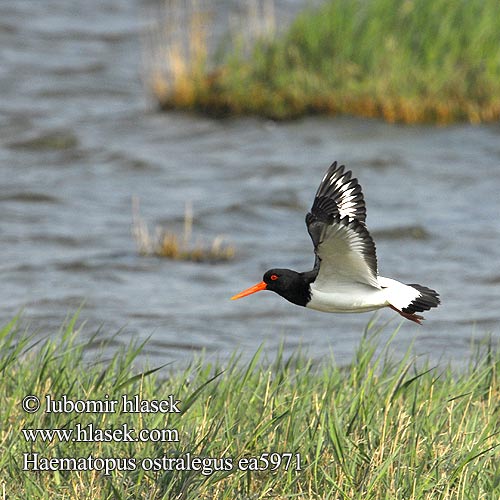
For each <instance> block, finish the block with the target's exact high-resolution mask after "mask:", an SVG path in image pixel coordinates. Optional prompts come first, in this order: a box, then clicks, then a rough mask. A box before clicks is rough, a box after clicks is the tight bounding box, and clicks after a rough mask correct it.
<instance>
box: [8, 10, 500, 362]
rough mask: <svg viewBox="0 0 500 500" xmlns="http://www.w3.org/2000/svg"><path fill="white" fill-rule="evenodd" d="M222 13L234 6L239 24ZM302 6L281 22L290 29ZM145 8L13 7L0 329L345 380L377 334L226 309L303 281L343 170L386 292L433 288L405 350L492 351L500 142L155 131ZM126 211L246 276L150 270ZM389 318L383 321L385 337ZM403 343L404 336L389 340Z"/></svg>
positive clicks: (311, 127) (250, 121)
mask: <svg viewBox="0 0 500 500" xmlns="http://www.w3.org/2000/svg"><path fill="white" fill-rule="evenodd" d="M234 4H235V2H227V4H226V6H227V7H228V8H229V7H230V6H232V5H233V6H234ZM298 4H300V2H281V6H282V8H286V9H287V12H288V13H290V12H291V11H292V9H294V8H295V9H296V8H297V6H298ZM142 7H143V5H142V4H139V3H137V2H134V1H132V0H112V1H108V2H97V1H95V0H93V1H89V2H65V1H63V0H51V1H48V0H47V1H44V2H39V1H37V0H32V1H28V0H24V1H23V2H2V3H1V4H0V47H1V58H2V63H1V64H0V85H1V89H2V93H1V95H0V173H1V184H0V209H1V212H0V248H1V255H2V259H1V262H0V276H1V284H2V286H1V287H0V320H1V322H2V323H5V322H6V321H8V320H10V319H11V318H12V317H13V316H14V315H15V314H16V313H17V312H19V311H20V310H23V318H24V321H25V322H26V323H29V324H31V326H32V329H35V330H37V331H38V332H39V333H40V334H44V333H48V332H55V331H57V329H58V328H59V327H60V326H61V324H62V323H63V321H64V319H65V318H66V317H67V315H68V314H69V315H71V314H72V313H73V312H74V311H75V310H76V309H77V308H78V307H79V306H80V305H82V304H83V307H82V311H81V314H80V318H81V319H82V320H85V321H86V322H87V327H86V328H85V329H84V330H83V333H82V335H90V334H91V333H93V332H94V331H95V329H96V328H98V327H99V326H101V325H102V326H103V328H102V329H101V333H100V335H101V336H112V335H113V334H115V333H116V331H118V330H121V333H120V335H119V336H118V337H117V338H118V340H119V341H120V342H123V343H128V342H129V340H130V339H131V338H136V339H143V338H146V337H148V336H151V339H150V341H149V343H148V348H147V352H148V354H150V355H151V356H152V357H153V358H154V359H155V360H162V361H171V360H175V359H184V360H186V359H189V358H190V357H191V356H192V352H193V351H199V350H201V349H205V350H206V351H207V353H208V355H209V356H211V357H222V358H224V357H225V356H227V354H228V353H229V352H232V351H233V350H234V349H239V350H241V351H242V352H243V354H244V355H245V356H246V355H251V354H252V353H253V352H255V350H256V349H257V347H258V346H259V345H260V344H261V343H262V342H264V343H265V346H266V348H267V349H268V350H269V351H274V350H275V348H276V346H277V345H278V344H279V342H280V341H281V340H283V339H285V343H286V346H287V349H293V348H294V347H295V346H297V345H300V344H301V345H303V346H305V347H306V348H307V350H308V352H309V353H310V354H311V355H312V356H314V357H316V358H320V357H321V356H322V355H323V354H325V353H326V354H328V353H330V352H333V353H334V354H335V356H336V358H337V359H338V360H339V361H341V362H345V361H346V360H348V359H350V356H351V354H352V351H353V349H354V347H355V346H356V344H357V343H358V342H359V338H360V336H361V334H362V331H363V328H364V327H365V325H366V323H367V321H368V320H369V318H370V317H371V316H370V314H362V315H328V314H321V313H318V312H314V311H309V310H305V309H303V308H298V307H295V306H292V305H291V304H289V303H287V302H286V301H284V300H282V299H281V298H280V297H278V296H277V295H274V294H270V293H268V294H266V293H261V294H258V295H255V296H252V297H249V298H246V299H244V300H241V301H238V302H232V301H230V300H229V297H230V296H231V295H233V294H234V293H236V292H238V291H240V290H241V289H243V288H245V287H247V286H249V285H252V284H254V283H255V282H257V281H259V280H260V279H261V276H262V273H263V272H264V271H265V270H266V269H268V268H269V267H291V268H295V269H297V270H304V269H309V268H310V267H311V265H312V262H313V256H312V247H311V243H310V241H309V237H308V235H307V232H306V229H305V225H304V215H305V213H306V211H307V210H308V208H309V206H310V203H311V201H312V197H313V194H314V192H315V190H316V187H317V184H318V183H319V181H320V179H321V177H322V175H323V173H324V171H325V169H326V168H327V167H328V165H329V164H330V163H331V161H333V160H334V159H337V160H339V161H340V162H343V163H346V164H347V165H348V167H349V168H351V169H352V170H353V171H354V173H355V175H356V176H357V177H358V178H359V180H360V182H361V184H362V186H363V189H364V192H365V198H366V201H367V206H368V220H367V222H368V227H369V229H370V230H371V232H372V234H373V236H374V238H375V240H376V243H377V250H378V258H379V269H380V273H381V274H382V275H385V276H390V277H394V278H396V279H400V280H402V281H406V282H417V283H421V284H424V285H428V286H431V287H433V288H436V289H437V290H438V291H439V292H440V293H441V296H442V302H443V304H442V306H441V307H440V308H439V309H437V310H435V311H431V312H430V313H428V314H427V321H426V323H425V325H424V326H422V327H418V326H416V325H413V324H410V322H406V323H405V324H404V325H403V328H402V331H400V332H399V334H398V336H397V337H396V340H395V347H396V349H401V350H402V349H406V347H407V345H408V343H409V342H410V341H414V342H415V347H414V351H415V352H416V353H421V354H431V356H432V357H436V358H439V357H444V358H445V359H451V360H454V361H457V360H460V359H463V357H464V355H465V354H466V353H468V352H469V350H470V344H471V339H472V338H474V339H475V340H479V339H481V338H482V337H485V336H487V335H488V334H490V333H492V334H493V335H494V336H496V337H497V338H498V336H499V332H500V329H499V327H498V308H499V306H500V268H499V264H500V220H499V215H500V196H499V189H500V127H499V126H498V125H492V126H480V127H473V126H468V125H459V126H453V127H449V128H434V127H423V126H422V127H403V126H395V125H388V124H384V123H381V122H378V121H366V120H359V119H352V118H338V119H326V118H309V119H304V120H299V121H296V122H291V123H278V124H277V123H272V122H268V121H262V120H259V119H254V118H246V119H228V120H223V121H218V120H212V119H210V118H206V117H201V116H194V115H187V114H180V113H175V112H172V113H159V112H157V111H156V110H155V108H154V106H153V104H152V103H151V102H149V101H148V100H147V98H146V97H145V96H146V93H145V90H144V87H143V84H142V82H141V77H142V75H141V65H140V61H141V46H140V34H141V30H142V28H143V25H144V18H143V15H142V13H143V9H142ZM132 196H138V197H139V199H140V200H141V214H142V216H143V218H144V219H146V220H147V221H148V222H150V224H151V225H152V226H153V225H156V224H160V225H162V226H167V227H169V228H171V229H174V230H178V231H182V224H183V215H184V209H185V204H186V202H191V203H192V204H193V207H194V213H195V220H194V233H195V236H197V237H200V238H201V239H203V240H205V241H206V242H207V243H208V242H209V241H210V240H211V238H213V237H214V236H215V235H218V234H224V235H225V236H226V237H227V239H228V240H229V241H230V242H231V243H232V244H233V245H235V247H236V249H237V254H236V258H235V260H234V261H231V262H228V263H219V264H196V263H190V262H173V261H168V260H162V259H157V258H145V257H142V256H140V255H138V253H137V251H136V246H135V243H134V240H133V238H132V236H131V222H132V208H131V205H132V203H131V199H132ZM391 316H393V314H392V313H391V312H390V311H387V312H383V313H382V314H381V320H382V321H385V320H387V319H389V318H390V317H391ZM398 323H399V320H398V319H397V318H395V320H394V322H393V323H392V326H390V327H389V329H388V333H389V332H390V331H391V330H392V329H393V327H395V326H396V325H397V324H398Z"/></svg>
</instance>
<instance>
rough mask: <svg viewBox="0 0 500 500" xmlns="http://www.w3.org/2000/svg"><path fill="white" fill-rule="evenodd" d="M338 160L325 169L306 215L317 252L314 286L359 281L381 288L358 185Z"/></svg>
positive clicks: (328, 286)
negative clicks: (325, 171) (338, 163)
mask: <svg viewBox="0 0 500 500" xmlns="http://www.w3.org/2000/svg"><path fill="white" fill-rule="evenodd" d="M344 169H345V167H344V165H340V166H338V165H337V162H335V163H333V165H332V166H331V167H330V168H329V169H328V171H327V173H326V174H325V176H324V177H323V180H322V181H321V184H320V185H319V188H318V191H317V192H316V196H315V198H314V202H313V205H312V208H311V211H310V212H309V213H308V214H307V215H306V224H307V230H308V232H309V235H310V236H311V239H312V241H313V244H314V251H315V253H316V262H315V266H314V267H315V270H316V271H317V273H318V274H317V276H316V279H315V281H314V283H315V287H316V288H320V289H321V290H324V291H328V290H331V289H335V288H337V287H338V286H340V285H342V286H345V285H349V284H351V283H352V284H354V283H362V284H366V285H370V286H373V287H376V288H380V285H379V283H378V280H377V274H378V273H377V256H376V251H375V243H374V242H373V240H372V237H371V236H370V233H369V232H368V229H366V226H365V220H366V207H365V201H364V199H363V193H362V191H361V186H360V185H359V184H358V181H357V179H355V178H352V174H351V172H350V171H347V172H345V171H344Z"/></svg>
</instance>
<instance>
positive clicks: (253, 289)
mask: <svg viewBox="0 0 500 500" xmlns="http://www.w3.org/2000/svg"><path fill="white" fill-rule="evenodd" d="M266 288H267V285H266V283H265V281H261V282H260V283H257V284H256V285H254V286H251V287H250V288H247V289H246V290H243V291H242V292H240V293H238V294H236V295H235V296H233V297H231V300H236V299H241V297H246V296H247V295H251V294H252V293H255V292H260V291H262V290H265V289H266Z"/></svg>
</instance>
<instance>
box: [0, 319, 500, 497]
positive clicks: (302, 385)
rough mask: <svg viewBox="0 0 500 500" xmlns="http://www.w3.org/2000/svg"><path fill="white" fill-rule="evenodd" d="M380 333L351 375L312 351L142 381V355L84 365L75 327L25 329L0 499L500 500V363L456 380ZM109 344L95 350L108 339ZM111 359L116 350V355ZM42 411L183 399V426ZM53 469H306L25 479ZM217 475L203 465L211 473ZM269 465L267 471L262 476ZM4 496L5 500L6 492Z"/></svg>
mask: <svg viewBox="0 0 500 500" xmlns="http://www.w3.org/2000/svg"><path fill="white" fill-rule="evenodd" d="M379 333H380V332H379V329H378V327H377V326H376V325H370V327H369V328H368V329H367V333H366V335H365V336H364V337H363V339H362V341H361V343H360V345H359V348H358V350H357V352H356V353H355V356H354V359H353V363H352V365H351V366H350V367H349V368H348V369H346V368H345V367H344V368H342V367H339V366H337V365H335V364H334V363H330V362H329V363H324V364H323V365H321V366H318V365H313V364H312V363H311V361H310V360H309V359H308V358H307V357H306V356H304V355H302V354H300V353H296V354H293V355H292V356H291V357H290V358H286V357H285V356H284V354H283V351H282V350H280V351H279V352H278V354H277V355H276V359H274V360H273V361H272V362H269V361H268V360H266V359H264V357H263V355H262V350H261V349H259V350H258V351H257V352H256V354H255V356H254V357H253V359H252V360H250V361H249V362H247V363H242V362H241V361H238V359H239V358H238V356H236V355H235V356H234V357H233V359H232V360H231V361H229V362H227V363H226V364H224V365H220V364H212V363H208V362H206V361H204V360H203V359H198V360H195V361H193V363H192V364H191V366H189V367H187V368H185V369H184V370H182V369H178V370H177V371H173V369H172V367H170V371H168V372H166V371H165V369H163V370H162V371H156V370H155V369H151V370H145V371H143V372H141V371H138V370H136V369H134V365H135V364H136V361H137V356H138V355H139V354H140V353H141V349H142V347H143V344H142V345H141V344H135V343H132V344H130V345H129V346H127V347H125V348H124V349H121V350H119V351H117V352H116V353H115V354H114V355H113V356H112V357H111V359H109V360H108V361H106V362H102V361H100V362H99V361H94V362H93V363H91V364H89V362H88V361H86V360H85V357H84V350H85V343H84V342H82V341H80V340H79V329H78V328H77V326H76V318H75V319H74V320H73V321H72V322H70V323H69V324H68V325H67V327H66V328H65V329H64V330H63V331H62V332H61V333H60V334H59V336H57V337H55V338H54V339H49V340H45V341H44V342H41V343H38V344H36V342H35V341H34V338H33V337H30V336H29V335H28V334H26V333H23V332H22V331H19V325H18V323H17V321H16V320H14V321H12V322H11V323H9V324H7V325H6V326H5V327H3V329H2V330H1V331H0V376H1V378H0V394H1V395H2V405H0V429H1V430H0V446H1V450H2V453H1V454H0V485H1V486H2V488H3V491H5V492H6V495H4V496H5V497H6V498H9V499H10V500H14V499H25V498H40V499H51V500H52V499H67V498H81V499H91V498H92V499H94V498H102V499H116V498H123V499H125V498H144V499H151V500H152V499H174V498H176V499H181V498H182V499H186V500H188V499H214V498H217V499H231V500H233V499H235V498H241V499H249V498H252V499H257V498H270V497H271V498H276V499H292V498H293V499H310V498H321V499H328V498H330V499H360V500H361V499H363V500H364V499H379V498H391V499H396V500H397V499H401V500H403V499H404V500H415V499H429V500H431V499H437V498H439V499H442V500H451V499H454V500H455V499H460V500H462V499H464V500H465V499H471V500H472V499H474V500H477V499H484V500H489V499H492V498H498V497H499V494H500V469H499V466H498V453H499V441H500V440H499V436H500V405H499V400H500V379H499V368H500V352H499V351H498V350H495V349H493V348H492V347H491V346H482V349H481V350H479V349H478V350H477V352H475V353H474V354H472V355H471V358H470V360H469V363H468V365H467V364H465V363H464V368H463V371H461V372H459V373H457V372H456V371H452V370H451V369H449V368H447V367H439V368H435V369H432V368H431V367H429V366H425V363H422V362H419V363H418V364H417V363H414V360H413V359H412V358H411V354H410V353H407V354H406V356H404V358H403V359H402V360H399V361H395V360H393V359H391V357H390V354H389V352H390V342H389V343H388V344H387V345H381V344H380V340H379ZM95 340H96V339H94V341H95ZM108 352H109V349H108ZM30 394H33V395H37V396H38V397H39V398H40V399H41V400H42V401H43V399H44V397H45V395H47V394H50V395H51V397H52V399H54V400H57V399H60V398H62V397H63V395H66V397H67V398H68V399H71V400H96V399H104V398H106V395H107V397H108V398H109V399H110V400H119V399H120V398H121V397H122V396H123V395H124V394H127V395H128V397H129V398H132V397H133V395H135V394H137V395H138V397H139V398H140V399H142V400H148V401H151V400H160V399H168V397H169V395H174V397H175V399H178V400H180V401H181V403H180V409H181V410H182V413H181V414H178V413H149V414H148V413H125V414H123V413H120V412H115V413H106V414H104V413H100V414H99V413H87V414H76V413H45V412H44V411H42V410H40V411H38V412H37V413H32V414H30V413H25V412H23V410H22V409H21V405H20V403H21V401H22V399H23V398H24V397H25V396H26V395H30ZM77 423H81V424H83V425H87V424H89V423H93V424H94V426H95V427H96V428H102V429H104V428H108V429H119V428H121V426H123V424H124V423H126V424H127V425H128V426H129V427H130V428H135V429H138V430H139V429H145V428H147V429H164V428H169V429H177V430H178V433H179V440H178V441H169V442H152V441H146V442H128V443H120V442H98V441H96V442H72V441H69V442H62V441H60V440H57V439H54V440H53V441H52V442H49V441H46V442H43V441H40V440H37V441H36V442H34V443H33V442H32V443H29V442H27V441H26V439H25V438H24V437H23V434H22V429H30V428H42V429H54V428H58V429H72V428H74V427H75V425H76V424H77ZM26 452H32V453H35V452H36V453H39V454H40V456H43V457H48V458H50V457H52V458H62V457H88V456H89V455H92V456H93V457H99V458H109V457H115V458H121V459H126V458H133V459H134V460H135V461H136V463H137V464H139V463H142V462H141V461H143V460H144V459H146V460H147V459H148V458H161V457H164V456H166V457H170V458H175V459H179V460H185V459H186V456H187V455H188V454H190V455H191V457H204V458H205V459H208V458H210V459H214V460H215V462H214V461H212V462H211V465H212V466H214V464H215V463H219V462H218V460H219V459H232V463H233V464H237V463H238V461H239V460H240V459H244V460H247V461H248V459H249V458H252V457H267V459H268V460H270V457H271V455H267V456H266V455H263V454H264V453H270V452H275V453H285V452H288V453H291V454H292V455H291V456H292V457H293V464H292V465H296V464H297V462H296V457H297V455H296V454H299V455H300V469H301V470H297V468H296V467H294V466H291V467H290V468H289V469H288V470H285V469H284V467H283V465H282V466H281V467H278V468H277V470H276V471H274V472H273V471H271V470H260V471H250V472H249V471H243V470H239V469H238V467H236V466H235V467H233V468H230V469H229V470H222V471H214V472H213V473H211V472H210V470H209V468H208V466H207V468H206V469H205V474H203V473H202V472H199V471H194V470H176V468H175V467H174V468H173V469H172V470H157V471H151V470H144V469H143V468H141V467H137V468H136V469H135V470H128V471H120V470H115V471H110V473H109V475H105V474H104V472H102V471H95V470H90V471H67V470H54V471H47V472H33V471H23V470H22V468H23V458H22V457H23V453H26ZM207 463H208V462H206V464H207ZM259 464H260V465H261V466H264V465H265V461H264V460H261V461H260V462H259ZM2 488H0V491H2Z"/></svg>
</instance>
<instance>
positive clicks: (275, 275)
mask: <svg viewBox="0 0 500 500" xmlns="http://www.w3.org/2000/svg"><path fill="white" fill-rule="evenodd" d="M270 278H271V279H272V280H273V281H276V280H277V279H278V275H277V274H271V276H270Z"/></svg>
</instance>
